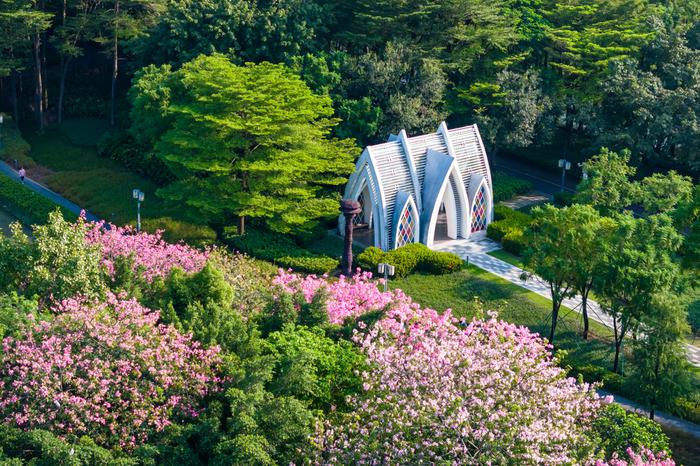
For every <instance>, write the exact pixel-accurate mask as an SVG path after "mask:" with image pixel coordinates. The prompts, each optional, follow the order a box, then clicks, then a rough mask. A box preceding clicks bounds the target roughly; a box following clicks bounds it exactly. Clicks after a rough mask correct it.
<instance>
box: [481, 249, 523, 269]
mask: <svg viewBox="0 0 700 466" xmlns="http://www.w3.org/2000/svg"><path fill="white" fill-rule="evenodd" d="M488 255H489V256H492V257H495V258H496V259H500V260H502V261H503V262H508V263H509V264H510V265H514V266H516V267H520V268H521V269H524V268H525V265H524V264H523V260H522V258H521V257H519V256H516V255H515V254H512V253H510V252H508V251H506V250H505V249H498V250H496V251H491V252H489V253H488Z"/></svg>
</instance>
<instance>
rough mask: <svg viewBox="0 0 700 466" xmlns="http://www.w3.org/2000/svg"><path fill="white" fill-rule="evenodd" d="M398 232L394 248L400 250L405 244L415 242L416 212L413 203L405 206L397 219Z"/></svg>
mask: <svg viewBox="0 0 700 466" xmlns="http://www.w3.org/2000/svg"><path fill="white" fill-rule="evenodd" d="M397 228H398V231H397V234H396V247H397V248H400V247H401V246H405V245H406V244H410V243H413V242H415V238H416V212H415V210H414V207H413V203H412V202H409V203H407V204H406V207H405V208H404V210H403V212H402V213H401V217H400V218H399V225H398V227H397Z"/></svg>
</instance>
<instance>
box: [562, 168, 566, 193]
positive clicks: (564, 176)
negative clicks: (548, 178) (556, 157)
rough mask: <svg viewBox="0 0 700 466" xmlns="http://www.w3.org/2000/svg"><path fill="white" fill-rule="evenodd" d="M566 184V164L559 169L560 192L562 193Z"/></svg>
mask: <svg viewBox="0 0 700 466" xmlns="http://www.w3.org/2000/svg"><path fill="white" fill-rule="evenodd" d="M565 183H566V162H564V166H563V167H562V168H561V192H564V184H565Z"/></svg>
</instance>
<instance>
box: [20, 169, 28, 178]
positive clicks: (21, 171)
mask: <svg viewBox="0 0 700 466" xmlns="http://www.w3.org/2000/svg"><path fill="white" fill-rule="evenodd" d="M25 173H27V172H25V171H24V168H20V169H19V176H24V174H25Z"/></svg>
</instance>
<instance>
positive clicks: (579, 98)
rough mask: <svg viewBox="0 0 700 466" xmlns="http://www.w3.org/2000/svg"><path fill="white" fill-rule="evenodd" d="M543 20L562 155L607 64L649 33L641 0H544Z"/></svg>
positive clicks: (636, 47)
mask: <svg viewBox="0 0 700 466" xmlns="http://www.w3.org/2000/svg"><path fill="white" fill-rule="evenodd" d="M542 10H543V16H544V17H545V19H546V20H547V22H548V25H547V27H546V39H545V41H544V43H543V44H542V49H543V51H544V54H545V57H544V60H545V63H546V66H547V68H549V69H550V70H551V71H553V77H554V79H553V80H552V82H551V84H552V90H553V93H554V97H555V98H556V101H557V102H559V103H560V105H559V107H558V108H559V112H560V115H561V118H562V120H563V128H562V130H563V132H564V135H565V141H564V147H563V151H564V157H565V158H566V153H567V150H568V149H569V145H570V144H571V139H572V136H573V134H574V131H577V130H579V129H580V128H582V127H583V126H585V122H586V120H587V119H588V115H589V113H590V112H589V111H584V109H588V108H590V106H591V105H593V104H595V103H596V102H598V101H599V100H600V98H601V94H602V93H601V88H600V83H601V82H602V81H603V80H604V79H605V76H606V74H607V70H608V67H609V66H610V64H612V63H614V62H617V61H620V60H623V59H626V58H629V57H632V58H637V57H638V56H639V54H640V50H641V47H642V46H643V45H644V44H646V43H647V42H648V41H649V40H651V38H652V33H651V32H650V31H649V28H648V26H647V24H646V19H647V16H648V15H649V14H650V13H651V11H650V9H649V5H648V3H647V2H646V1H645V0H567V1H564V2H561V1H558V0H545V1H544V2H543V6H542Z"/></svg>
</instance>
